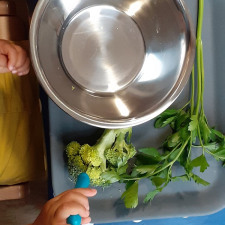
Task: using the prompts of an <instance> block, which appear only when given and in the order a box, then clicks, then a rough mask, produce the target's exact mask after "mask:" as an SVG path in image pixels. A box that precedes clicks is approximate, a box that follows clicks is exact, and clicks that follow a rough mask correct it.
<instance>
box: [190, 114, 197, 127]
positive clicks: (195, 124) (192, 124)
mask: <svg viewBox="0 0 225 225" xmlns="http://www.w3.org/2000/svg"><path fill="white" fill-rule="evenodd" d="M197 126H198V116H197V115H193V116H191V122H190V123H189V126H188V130H189V131H194V130H196V129H197Z"/></svg>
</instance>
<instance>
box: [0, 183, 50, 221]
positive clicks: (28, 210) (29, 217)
mask: <svg viewBox="0 0 225 225" xmlns="http://www.w3.org/2000/svg"><path fill="white" fill-rule="evenodd" d="M29 186H30V194H28V195H27V196H26V197H25V198H24V199H21V200H10V201H0V225H27V224H29V223H32V222H33V221H34V220H35V218H36V217H37V215H38V214H39V212H40V209H41V208H42V206H43V205H44V203H45V202H46V201H47V198H48V195H47V182H46V180H45V179H43V180H40V181H34V182H32V183H30V184H29Z"/></svg>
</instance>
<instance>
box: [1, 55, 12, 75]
mask: <svg viewBox="0 0 225 225" xmlns="http://www.w3.org/2000/svg"><path fill="white" fill-rule="evenodd" d="M7 62H8V58H7V57H6V56H5V55H1V54H0V73H8V72H10V70H9V69H8V67H7Z"/></svg>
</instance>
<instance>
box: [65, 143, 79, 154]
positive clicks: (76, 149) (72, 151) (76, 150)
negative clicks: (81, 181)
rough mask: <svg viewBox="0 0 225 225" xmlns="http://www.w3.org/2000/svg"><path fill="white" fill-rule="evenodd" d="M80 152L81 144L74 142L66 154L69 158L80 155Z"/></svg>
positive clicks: (68, 147)
mask: <svg viewBox="0 0 225 225" xmlns="http://www.w3.org/2000/svg"><path fill="white" fill-rule="evenodd" d="M79 150H80V144H79V143H78V142H76V141H72V142H70V143H69V144H68V145H67V146H66V153H67V155H68V157H69V158H70V157H72V156H75V155H77V154H78V153H79Z"/></svg>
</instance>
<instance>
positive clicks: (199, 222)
mask: <svg viewBox="0 0 225 225" xmlns="http://www.w3.org/2000/svg"><path fill="white" fill-rule="evenodd" d="M131 224H138V225H176V224H178V225H212V224H213V225H224V224H225V209H223V210H221V211H219V212H217V213H215V214H212V215H207V216H198V217H189V218H169V219H154V220H143V221H141V222H139V223H135V222H130V221H128V222H120V223H107V225H131ZM95 225H97V224H95ZM101 225H104V224H101ZM105 225H106V224H105Z"/></svg>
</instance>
